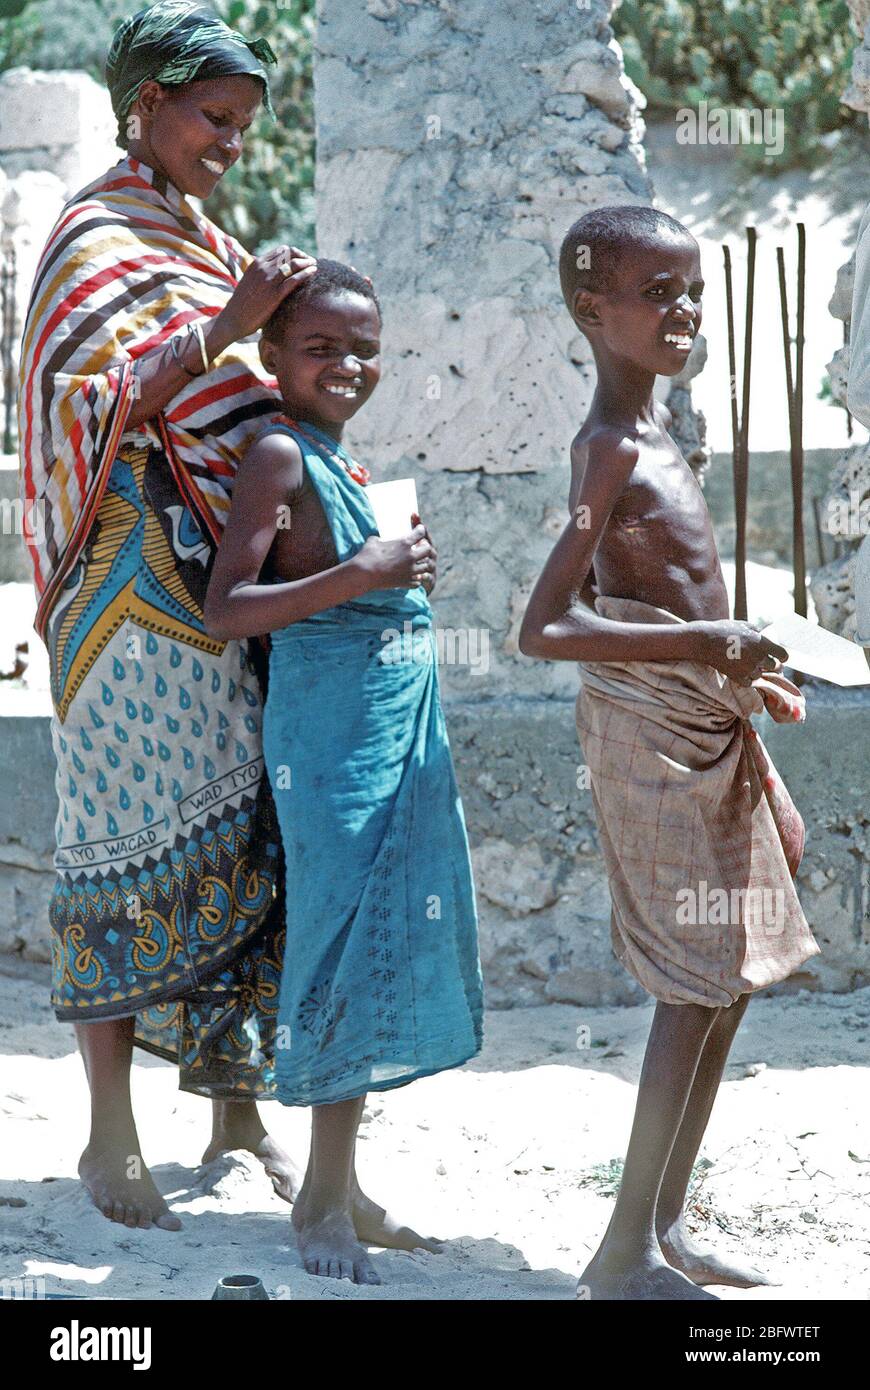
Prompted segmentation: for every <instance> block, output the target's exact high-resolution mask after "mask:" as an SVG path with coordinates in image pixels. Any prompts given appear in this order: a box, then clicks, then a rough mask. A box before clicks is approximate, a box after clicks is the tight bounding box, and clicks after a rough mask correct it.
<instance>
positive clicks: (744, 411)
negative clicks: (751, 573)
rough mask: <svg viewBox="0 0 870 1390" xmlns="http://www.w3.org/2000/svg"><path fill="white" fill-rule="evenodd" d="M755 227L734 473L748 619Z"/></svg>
mask: <svg viewBox="0 0 870 1390" xmlns="http://www.w3.org/2000/svg"><path fill="white" fill-rule="evenodd" d="M756 241H757V233H756V230H755V228H754V227H747V228H746V242H747V258H746V321H745V323H744V335H743V399H742V402H741V409H740V442H739V448H738V452H737V468H736V470H735V474H734V510H735V536H734V616H735V618H739V619H742V620H743V621H745V620H746V618H747V617H748V608H747V603H746V503H747V498H748V491H749V402H750V384H751V379H752V316H753V310H754V307H755V243H756Z"/></svg>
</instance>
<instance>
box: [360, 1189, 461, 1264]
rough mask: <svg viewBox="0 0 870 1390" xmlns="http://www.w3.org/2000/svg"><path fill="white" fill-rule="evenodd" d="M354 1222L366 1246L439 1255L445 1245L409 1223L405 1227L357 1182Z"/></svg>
mask: <svg viewBox="0 0 870 1390" xmlns="http://www.w3.org/2000/svg"><path fill="white" fill-rule="evenodd" d="M353 1224H354V1227H355V1229H356V1233H357V1236H358V1237H359V1239H360V1240H361V1241H362V1242H363V1244H364V1245H380V1246H384V1247H386V1248H387V1249H390V1250H428V1251H429V1253H430V1254H432V1255H440V1253H441V1251H442V1250H443V1249H444V1244H443V1242H442V1241H440V1240H435V1239H434V1237H432V1236H421V1235H419V1234H418V1232H417V1231H415V1230H413V1229H412V1228H411V1227H410V1226H402V1225H400V1224H399V1222H398V1221H397V1220H396V1219H395V1217H393V1216H391V1215H390V1213H389V1212H388V1211H386V1210H385V1209H384V1208H383V1207H379V1206H378V1204H377V1202H373V1201H372V1199H371V1197H367V1196H366V1195H365V1193H364V1192H363V1190H362V1188H361V1187H360V1186H359V1184H358V1183H357V1185H356V1191H355V1193H354V1198H353Z"/></svg>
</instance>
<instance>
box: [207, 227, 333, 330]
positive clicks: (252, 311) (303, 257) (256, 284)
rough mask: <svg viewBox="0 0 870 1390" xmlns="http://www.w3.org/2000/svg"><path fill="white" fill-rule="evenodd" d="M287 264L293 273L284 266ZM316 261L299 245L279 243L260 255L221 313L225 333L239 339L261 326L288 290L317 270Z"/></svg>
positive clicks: (289, 292) (220, 318) (285, 296)
mask: <svg viewBox="0 0 870 1390" xmlns="http://www.w3.org/2000/svg"><path fill="white" fill-rule="evenodd" d="M282 265H284V266H287V267H289V269H290V274H289V275H287V274H285V273H284V271H282V270H281V266H282ZM316 269H317V262H316V260H315V259H314V257H313V256H309V255H308V254H307V253H306V252H305V251H300V250H299V249H298V247H296V246H276V247H275V248H274V249H273V250H272V251H267V252H266V254H265V255H264V256H257V257H255V259H254V260H253V261H252V262H251V264H250V265H249V266H248V268H247V270H246V271H245V273H244V275H243V276H242V278H241V280H240V281H239V283H238V284H237V285H236V288H235V290H234V291H233V293H232V295H231V297H230V299H229V301H228V302H227V304H226V305H225V307H224V308H223V309H222V310H221V312H220V314H218V316H217V317H218V319H219V320H220V323H221V328H222V329H223V330H224V335H226V334H227V333H231V334H232V337H231V338H230V339H229V341H230V342H233V343H235V342H238V340H239V339H240V338H247V337H248V336H249V335H250V334H251V333H256V331H257V329H258V328H262V327H263V324H264V323H265V322H266V320H267V319H269V318H271V316H272V314H273V313H274V312H275V310H276V309H277V308H278V305H279V304H280V303H281V301H282V300H283V299H286V298H287V295H288V294H292V293H293V291H294V290H295V289H297V288H298V286H299V285H301V284H303V283H304V282H305V281H306V280H308V279H310V277H311V276H312V275H313V274H314V272H315V270H316Z"/></svg>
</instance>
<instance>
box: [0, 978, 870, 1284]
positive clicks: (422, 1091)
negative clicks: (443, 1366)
mask: <svg viewBox="0 0 870 1390" xmlns="http://www.w3.org/2000/svg"><path fill="white" fill-rule="evenodd" d="M650 1017H651V1009H650V1008H634V1009H583V1008H574V1007H571V1006H563V1005H551V1006H549V1007H544V1008H534V1009H518V1010H515V1011H512V1012H499V1013H495V1012H492V1013H490V1014H489V1015H488V1017H487V1038H486V1046H485V1050H484V1052H483V1054H482V1056H481V1057H480V1058H478V1059H477V1060H475V1061H474V1062H473V1063H472V1064H471V1065H469V1066H467V1067H464V1068H462V1069H461V1070H458V1071H453V1072H447V1073H444V1074H442V1075H441V1076H437V1077H433V1078H430V1079H428V1080H425V1081H420V1082H417V1083H415V1084H414V1085H412V1086H409V1087H405V1088H404V1089H399V1090H396V1091H393V1092H388V1093H385V1094H381V1095H379V1096H376V1097H374V1098H373V1100H372V1103H371V1104H370V1105H369V1107H368V1108H367V1111H366V1117H365V1120H364V1124H363V1128H362V1131H361V1143H360V1145H359V1148H360V1153H361V1160H360V1172H361V1178H362V1181H363V1184H364V1186H366V1187H367V1188H368V1190H369V1191H370V1193H371V1195H372V1196H374V1197H376V1198H378V1199H380V1200H383V1201H387V1200H388V1201H389V1203H390V1205H391V1206H392V1208H393V1210H394V1211H395V1212H396V1214H398V1215H401V1216H402V1217H403V1218H405V1219H407V1220H408V1221H409V1222H410V1223H411V1224H412V1225H416V1226H417V1227H418V1228H419V1229H423V1230H426V1231H429V1232H431V1233H433V1234H435V1235H437V1236H440V1237H442V1238H444V1239H446V1241H447V1245H446V1248H445V1251H444V1253H443V1254H440V1255H429V1254H404V1253H396V1252H383V1253H377V1252H376V1253H375V1255H374V1259H375V1263H376V1265H377V1268H378V1270H379V1272H380V1273H381V1276H382V1278H383V1280H384V1282H383V1284H382V1285H381V1286H379V1287H366V1288H357V1287H355V1286H353V1285H351V1284H349V1283H347V1282H343V1283H337V1282H334V1281H331V1280H326V1279H317V1278H314V1277H313V1276H310V1275H308V1274H306V1273H305V1271H304V1270H303V1269H302V1268H301V1266H300V1261H299V1256H298V1254H297V1251H296V1248H295V1244H294V1241H293V1236H292V1232H291V1228H290V1222H289V1219H288V1217H289V1208H288V1207H287V1206H286V1205H285V1204H284V1203H283V1202H281V1201H280V1200H279V1198H277V1197H276V1196H275V1195H274V1193H273V1192H272V1189H271V1185H270V1183H269V1181H268V1180H267V1179H266V1177H265V1175H264V1174H263V1172H262V1170H261V1169H260V1167H259V1165H258V1164H257V1163H256V1161H255V1160H253V1159H252V1158H250V1157H249V1156H247V1155H244V1154H239V1155H231V1156H229V1157H227V1158H225V1159H221V1160H219V1161H217V1162H215V1163H214V1164H212V1165H210V1166H209V1167H208V1168H207V1169H202V1168H200V1167H199V1166H198V1161H199V1156H200V1153H201V1151H202V1149H203V1147H204V1145H205V1142H206V1140H207V1137H208V1131H209V1115H208V1109H207V1105H206V1102H204V1101H202V1100H199V1099H197V1098H195V1097H190V1096H185V1095H182V1094H181V1093H180V1092H179V1091H178V1089H177V1083H176V1074H175V1071H174V1069H173V1068H172V1067H170V1066H168V1065H165V1064H163V1063H161V1062H159V1061H157V1060H156V1059H153V1058H150V1057H147V1056H144V1055H141V1054H140V1060H138V1061H137V1064H136V1066H135V1068H134V1077H133V1093H134V1101H135V1106H136V1113H137V1116H138V1120H139V1129H140V1134H141V1135H142V1138H143V1145H144V1151H145V1157H146V1160H147V1161H148V1162H149V1163H150V1165H151V1167H152V1171H153V1172H154V1174H155V1177H156V1180H157V1183H158V1186H159V1187H160V1188H161V1190H162V1191H163V1192H164V1194H167V1195H168V1196H169V1199H170V1201H171V1205H172V1208H173V1210H174V1211H175V1212H176V1213H177V1214H178V1215H179V1216H180V1217H181V1219H182V1221H183V1223H184V1225H183V1229H182V1230H181V1231H180V1232H178V1233H169V1232H163V1231H157V1230H152V1231H129V1230H127V1229H126V1228H125V1227H120V1226H116V1225H112V1224H111V1223H110V1222H108V1221H106V1220H104V1218H103V1217H102V1216H101V1215H100V1214H99V1213H98V1212H97V1211H96V1210H95V1209H94V1208H93V1207H92V1206H91V1204H90V1202H89V1200H88V1198H87V1197H86V1195H85V1194H84V1193H83V1192H82V1190H81V1189H80V1187H79V1185H78V1182H77V1180H76V1176H75V1173H76V1161H77V1158H78V1154H79V1152H80V1150H81V1149H82V1147H83V1145H84V1143H85V1140H86V1137H87V1104H86V1100H87V1091H86V1086H85V1080H84V1076H83V1073H82V1068H81V1063H80V1061H79V1059H78V1057H77V1055H76V1053H75V1051H74V1047H73V1038H72V1030H71V1028H69V1027H68V1026H67V1025H64V1024H59V1023H57V1022H56V1021H55V1019H54V1016H53V1014H52V1013H51V1011H50V1009H49V1006H48V971H47V968H46V967H41V966H35V965H26V964H21V963H19V962H18V961H17V960H15V959H14V958H12V957H4V958H2V959H0V1019H2V1022H0V1055H2V1063H0V1065H2V1071H3V1084H2V1099H0V1278H9V1277H17V1276H21V1275H42V1276H44V1277H45V1279H46V1289H47V1291H48V1292H62V1293H67V1294H76V1295H79V1296H84V1297H89V1298H93V1297H97V1298H112V1299H125V1298H161V1299H163V1298H168V1299H174V1298H197V1299H204V1298H209V1297H210V1295H211V1293H212V1290H213V1288H214V1284H215V1281H216V1279H217V1278H218V1276H219V1275H221V1274H233V1273H255V1274H259V1275H260V1276H261V1277H262V1279H263V1281H264V1283H265V1285H266V1287H267V1289H268V1290H269V1291H270V1293H271V1294H272V1295H273V1296H274V1297H277V1298H284V1299H318V1298H344V1299H359V1298H363V1299H384V1298H386V1299H391V1298H392V1299H444V1298H448V1299H496V1300H499V1299H504V1300H510V1299H574V1298H575V1297H576V1294H575V1287H576V1281H577V1276H578V1274H579V1273H580V1271H581V1270H582V1268H583V1267H584V1264H585V1262H586V1259H587V1258H588V1255H589V1253H590V1251H591V1250H593V1249H594V1247H595V1245H596V1244H597V1242H598V1239H599V1237H600V1235H601V1233H602V1232H603V1230H604V1228H605V1226H606V1224H607V1220H608V1214H609V1211H610V1209H611V1204H612V1201H613V1191H614V1186H615V1179H616V1176H617V1175H618V1163H619V1161H620V1159H621V1156H622V1154H623V1151H624V1148H625V1143H626V1139H627V1135H628V1130H629V1126H630V1121H631V1113H632V1107H633V1103H634V1088H635V1083H636V1079H637V1075H638V1072H639V1068H640V1062H641V1057H642V1052H643V1045H644V1041H645V1038H646V1033H647V1030H648V1027H649V1021H650ZM584 1029H588V1030H589V1034H588V1036H589V1038H590V1039H591V1046H589V1047H582V1046H581V1047H579V1048H578V1045H577V1044H578V1040H579V1041H580V1042H581V1043H582V1042H583V1041H584V1037H585V1036H586V1035H585V1034H584V1031H583V1030H584ZM578 1030H579V1031H578ZM868 1058H870V989H864V990H861V991H859V992H857V993H854V994H849V995H808V994H806V993H801V994H799V995H795V996H781V997H779V998H775V999H757V1000H754V1001H753V1003H752V1005H751V1007H750V1009H749V1011H748V1013H747V1017H746V1021H745V1024H744V1027H743V1029H742V1031H741V1033H739V1034H738V1037H737V1040H736V1042H735V1046H734V1050H733V1053H732V1058H731V1060H730V1062H729V1065H728V1070H727V1073H726V1081H725V1083H724V1085H723V1088H722V1092H721V1095H720V1098H719V1101H718V1103H717V1106H716V1109H715V1111H714V1114H713V1119H712V1121H711V1126H710V1130H709V1133H708V1137H707V1141H706V1143H705V1146H704V1150H703V1154H702V1160H701V1163H700V1164H699V1169H698V1174H697V1180H696V1184H695V1189H694V1194H693V1198H692V1204H691V1223H692V1225H693V1226H694V1227H695V1229H696V1230H698V1231H703V1233H704V1236H705V1238H709V1240H710V1241H712V1242H715V1244H716V1245H717V1246H718V1247H719V1248H720V1249H721V1250H722V1251H723V1252H727V1251H730V1252H732V1253H733V1254H735V1255H737V1254H740V1255H741V1256H743V1258H744V1259H750V1260H751V1261H752V1262H753V1263H754V1264H756V1265H759V1266H761V1267H762V1268H764V1269H765V1270H766V1271H767V1272H768V1274H769V1275H770V1276H771V1277H773V1278H775V1279H777V1280H778V1281H779V1283H778V1286H777V1287H774V1288H769V1289H754V1290H750V1291H748V1292H742V1291H739V1292H738V1291H736V1290H729V1289H717V1290H714V1292H716V1293H717V1294H718V1295H720V1296H721V1297H722V1298H724V1299H742V1300H758V1299H775V1300H785V1299H791V1298H795V1299H806V1298H809V1299H836V1300H840V1299H862V1300H863V1299H867V1298H868V1297H870V1200H868V1198H870V1105H868V1101H870V1085H868V1082H870V1076H868ZM264 1114H265V1117H266V1121H267V1124H268V1125H269V1126H270V1128H271V1129H272V1132H273V1133H274V1134H275V1135H276V1137H277V1138H278V1139H279V1140H281V1142H283V1143H284V1144H285V1146H286V1147H287V1148H288V1149H289V1150H290V1151H291V1152H292V1153H293V1154H294V1156H296V1157H298V1159H299V1160H300V1161H304V1158H305V1154H306V1147H307V1131H308V1114H307V1112H306V1111H301V1110H289V1109H284V1108H282V1107H281V1106H279V1105H277V1104H270V1105H268V1106H266V1107H265V1108H264Z"/></svg>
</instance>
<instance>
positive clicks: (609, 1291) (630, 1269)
mask: <svg viewBox="0 0 870 1390" xmlns="http://www.w3.org/2000/svg"><path fill="white" fill-rule="evenodd" d="M578 1285H579V1286H580V1287H581V1288H584V1289H586V1290H588V1295H587V1296H588V1298H589V1299H590V1300H591V1301H592V1302H593V1303H594V1302H595V1301H596V1299H597V1300H608V1301H618V1302H626V1301H627V1302H677V1301H688V1302H695V1303H697V1302H700V1301H704V1302H706V1301H709V1300H712V1301H713V1302H714V1303H718V1301H719V1300H718V1299H717V1298H716V1295H715V1294H712V1293H707V1292H706V1290H704V1289H700V1288H699V1287H698V1285H697V1284H694V1283H693V1282H692V1280H691V1279H686V1278H685V1276H684V1275H682V1274H680V1272H679V1271H678V1270H676V1269H672V1268H671V1266H670V1265H669V1264H668V1262H667V1261H666V1260H665V1258H664V1256H663V1255H662V1254H661V1253H660V1252H659V1254H657V1255H656V1254H654V1253H652V1252H648V1253H647V1254H645V1255H642V1256H641V1257H639V1258H638V1259H635V1260H634V1261H632V1263H631V1264H630V1265H626V1264H625V1263H623V1262H622V1261H619V1262H618V1263H617V1262H614V1263H612V1264H611V1263H609V1262H608V1261H607V1259H606V1257H605V1258H602V1257H601V1256H600V1255H596V1256H595V1258H594V1259H593V1260H591V1261H590V1263H589V1264H588V1265H587V1266H586V1268H585V1270H584V1271H583V1273H582V1274H581V1275H580V1278H579V1280H578Z"/></svg>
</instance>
